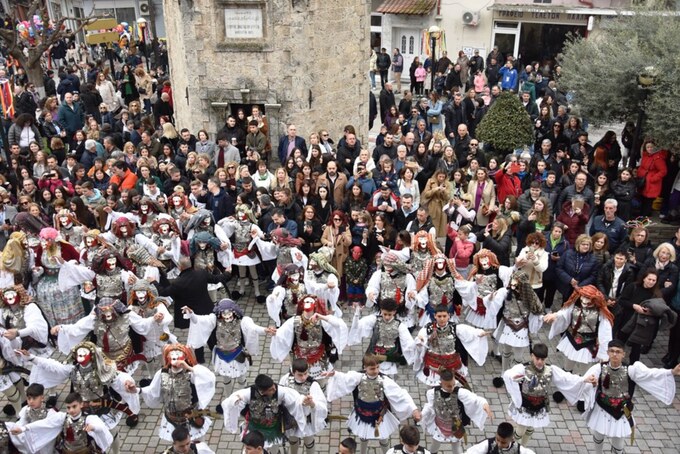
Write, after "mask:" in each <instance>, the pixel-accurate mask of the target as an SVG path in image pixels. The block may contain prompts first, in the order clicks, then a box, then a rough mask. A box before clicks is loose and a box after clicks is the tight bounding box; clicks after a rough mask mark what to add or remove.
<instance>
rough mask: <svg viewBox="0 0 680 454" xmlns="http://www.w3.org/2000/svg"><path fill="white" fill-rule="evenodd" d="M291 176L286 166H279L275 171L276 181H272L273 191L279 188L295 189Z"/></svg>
mask: <svg viewBox="0 0 680 454" xmlns="http://www.w3.org/2000/svg"><path fill="white" fill-rule="evenodd" d="M292 183H293V182H292V180H291V178H290V177H289V176H288V172H287V171H286V168H285V167H279V168H278V169H276V170H275V171H274V181H273V182H272V191H275V190H277V189H283V188H288V189H291V190H292V189H293V184H292Z"/></svg>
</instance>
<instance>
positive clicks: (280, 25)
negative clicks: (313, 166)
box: [163, 0, 370, 154]
mask: <svg viewBox="0 0 680 454" xmlns="http://www.w3.org/2000/svg"><path fill="white" fill-rule="evenodd" d="M163 5H164V13H165V20H166V26H167V36H168V53H169V59H170V66H171V76H172V81H173V98H174V108H175V117H176V122H177V124H178V125H179V126H180V127H187V128H190V129H191V130H192V131H193V132H196V131H197V130H199V129H206V130H207V131H208V132H210V133H214V132H216V131H218V130H219V129H220V128H222V126H223V125H224V121H225V119H226V114H228V113H230V112H232V111H233V109H234V107H235V106H239V107H240V106H244V107H248V106H251V105H253V104H258V105H260V106H264V109H265V114H266V115H267V117H268V118H269V124H270V137H271V140H272V145H273V147H274V148H275V147H276V145H277V143H278V137H279V135H282V134H285V131H286V129H285V125H286V124H287V123H295V124H296V125H297V126H298V135H299V136H302V137H305V139H306V138H307V136H308V135H309V133H310V132H312V131H318V130H319V129H320V128H326V129H328V130H329V132H330V133H331V136H332V137H334V138H337V137H338V136H339V135H340V134H341V133H342V128H343V127H344V125H346V124H353V125H354V126H355V127H356V129H357V134H358V135H359V136H360V137H362V136H363V138H364V140H365V141H366V142H365V143H367V140H368V92H369V90H370V85H369V83H368V79H367V74H368V59H369V52H370V44H369V43H370V41H369V29H370V25H369V20H370V10H369V8H370V2H366V1H365V0H193V1H192V0H166V1H164V2H163ZM246 112H247V113H248V110H246ZM274 154H276V153H274Z"/></svg>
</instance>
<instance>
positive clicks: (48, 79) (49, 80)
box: [43, 69, 57, 98]
mask: <svg viewBox="0 0 680 454" xmlns="http://www.w3.org/2000/svg"><path fill="white" fill-rule="evenodd" d="M46 74H47V75H46V76H45V78H44V79H43V85H44V86H45V96H47V97H48V98H49V97H50V96H57V83H56V82H55V81H54V71H52V70H51V69H48V70H47V73H46Z"/></svg>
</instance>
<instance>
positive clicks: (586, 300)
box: [581, 296, 592, 307]
mask: <svg viewBox="0 0 680 454" xmlns="http://www.w3.org/2000/svg"><path fill="white" fill-rule="evenodd" d="M581 302H582V303H583V305H584V306H586V307H587V306H591V305H592V300H591V299H590V298H586V297H585V296H582V297H581Z"/></svg>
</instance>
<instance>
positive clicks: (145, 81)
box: [135, 67, 153, 113]
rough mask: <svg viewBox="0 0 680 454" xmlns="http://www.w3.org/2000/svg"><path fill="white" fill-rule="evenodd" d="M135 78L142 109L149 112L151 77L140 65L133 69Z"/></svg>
mask: <svg viewBox="0 0 680 454" xmlns="http://www.w3.org/2000/svg"><path fill="white" fill-rule="evenodd" d="M135 79H136V80H137V91H138V92H139V99H140V100H141V101H142V102H143V103H144V110H145V111H146V113H150V112H151V95H152V94H153V79H152V78H151V76H149V75H148V74H147V73H146V71H144V68H141V67H138V68H137V69H135Z"/></svg>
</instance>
